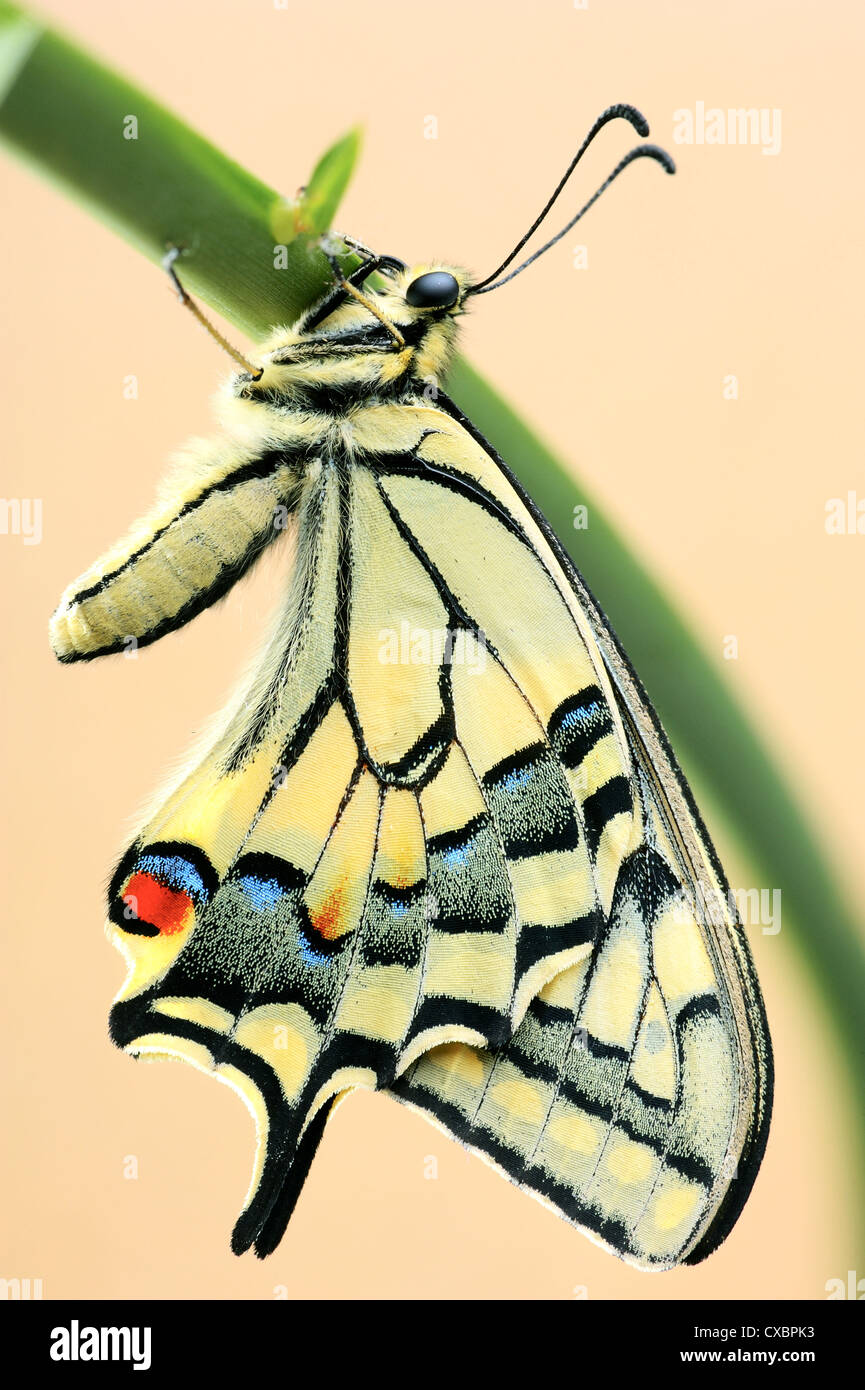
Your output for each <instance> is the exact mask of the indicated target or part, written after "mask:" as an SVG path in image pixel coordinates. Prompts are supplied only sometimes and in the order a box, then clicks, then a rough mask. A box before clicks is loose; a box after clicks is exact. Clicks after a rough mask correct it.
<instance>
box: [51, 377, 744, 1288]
mask: <svg viewBox="0 0 865 1390" xmlns="http://www.w3.org/2000/svg"><path fill="white" fill-rule="evenodd" d="M280 429H281V431H282V433H281V435H278V436H276V435H275V431H274V425H273V420H272V419H271V420H269V422H268V427H267V432H266V436H265V435H262V442H261V448H260V452H259V458H258V461H257V463H256V464H255V466H254V467H253V468H252V469H251V470H250V469H249V468H247V469H246V470H244V469H243V468H238V467H236V466H235V460H234V459H233V458H228V460H226V457H225V456H224V455H223V454H220V455H219V456H218V457H217V458H216V459H215V460H214V461H213V464H212V469H211V472H210V474H207V475H206V476H201V477H197V478H196V480H195V487H194V489H193V492H192V494H191V495H190V494H188V495H186V496H185V497H184V499H183V501H182V505H181V509H180V511H178V512H177V515H176V516H172V515H167V514H162V513H160V514H159V515H158V517H157V518H156V519H155V520H154V521H153V523H152V524H151V526H150V531H149V532H148V531H147V528H146V527H144V528H143V529H142V531H141V532H139V533H135V534H134V536H133V538H132V540H131V541H130V542H128V543H127V544H126V545H125V547H124V548H121V549H120V550H118V551H115V552H112V554H111V555H110V556H109V557H106V560H105V561H103V562H101V564H100V565H98V566H96V567H95V569H94V571H92V572H90V574H89V576H85V578H84V579H83V580H82V581H79V583H78V585H77V586H73V587H72V590H71V591H70V594H69V595H67V596H66V598H65V599H64V603H63V605H62V607H61V610H60V615H59V617H58V618H57V619H56V620H55V642H56V645H57V648H58V652H59V654H60V655H61V656H64V655H65V656H66V657H67V659H73V658H74V657H81V656H84V657H86V656H89V655H96V654H99V653H100V652H103V651H110V650H117V649H118V643H119V642H120V641H121V639H122V635H123V633H124V632H126V631H129V630H131V631H134V632H136V633H137V634H138V635H139V637H141V638H142V639H143V640H154V638H155V637H156V636H159V635H161V633H162V632H163V631H167V630H170V628H171V627H176V626H179V625H180V623H181V622H183V621H186V620H187V619H188V618H189V617H192V616H194V614H195V612H197V611H200V609H201V608H202V607H204V606H206V604H207V603H209V602H212V601H213V598H214V597H218V595H219V593H220V592H222V591H223V590H224V587H227V584H228V583H230V582H232V577H237V574H239V573H240V572H241V571H242V569H243V568H245V566H246V564H247V563H249V562H251V559H252V558H254V555H255V554H257V553H258V552H259V551H260V549H261V548H263V545H264V544H266V543H267V541H268V540H269V539H270V538H271V537H272V534H273V525H272V522H273V511H274V508H275V507H283V508H284V509H287V511H288V512H289V513H290V515H291V519H292V521H291V524H292V526H293V528H294V531H295V536H296V545H297V563H296V568H295V572H294V577H293V580H292V585H291V590H290V593H289V595H288V598H287V601H286V607H285V611H284V612H283V614H282V615H281V618H280V622H279V625H278V628H277V629H276V631H275V635H274V637H273V639H272V641H271V644H270V647H269V648H268V650H267V652H266V653H265V655H264V657H263V660H262V662H261V664H260V667H259V669H258V671H257V673H256V675H255V677H254V678H253V680H252V682H251V683H250V686H249V688H248V690H247V691H246V692H245V694H244V697H243V698H242V699H241V700H240V701H239V702H238V704H237V706H236V708H235V710H234V712H233V714H232V715H231V716H230V717H229V718H228V719H227V720H226V723H225V726H224V728H223V729H222V730H221V732H220V733H219V735H218V736H217V737H216V738H215V739H214V741H213V743H212V746H211V748H210V749H209V751H208V752H207V754H206V755H205V756H204V757H203V759H202V760H201V762H200V763H199V764H198V765H197V766H196V767H195V768H193V770H192V771H191V772H189V773H188V774H187V775H186V776H185V778H184V779H183V780H182V781H181V782H180V784H179V785H178V786H177V787H176V788H175V789H174V790H173V791H172V792H171V794H170V795H169V796H168V797H167V799H166V800H165V802H164V804H163V805H162V806H161V808H160V809H159V810H158V811H157V812H156V814H155V815H154V816H153V817H152V818H151V819H150V821H149V822H148V824H147V825H146V826H145V828H144V829H143V830H142V832H141V833H140V835H139V836H138V837H137V839H136V841H135V843H134V844H133V845H132V846H131V847H130V849H129V850H128V852H127V853H126V855H125V856H124V858H123V860H122V861H121V864H120V865H119V867H118V869H117V872H116V874H115V876H114V881H113V885H112V902H111V919H112V923H113V931H114V934H115V939H116V940H117V942H118V944H119V945H121V947H122V949H123V950H124V952H125V954H126V955H127V957H128V958H129V962H130V971H129V975H128V977H127V980H126V983H125V985H124V988H123V990H122V991H121V994H120V995H119V997H118V1000H117V1001H116V1003H115V1006H114V1009H113V1011H112V1021H111V1027H112V1033H113V1036H114V1038H115V1040H116V1041H117V1042H118V1044H120V1045H121V1046H124V1047H126V1048H127V1049H128V1050H129V1051H130V1052H133V1053H135V1054H143V1053H146V1054H151V1055H154V1054H155V1055H159V1054H167V1055H180V1056H184V1057H186V1058H187V1059H188V1060H190V1061H192V1062H193V1063H194V1064H195V1065H198V1066H200V1067H202V1068H204V1069H205V1070H208V1071H211V1072H213V1073H214V1074H216V1075H217V1076H219V1077H220V1078H221V1079H223V1080H226V1081H228V1082H229V1083H230V1084H232V1085H233V1086H234V1087H235V1088H236V1089H237V1090H239V1091H240V1093H241V1094H242V1095H243V1096H244V1098H245V1100H246V1101H247V1103H248V1105H249V1106H250V1108H251V1110H252V1111H253V1113H254V1115H255V1117H256V1121H257V1125H258V1132H259V1148H258V1154H257V1159H256V1168H255V1172H254V1175H253V1182H252V1184H251V1187H250V1191H249V1193H248V1195H247V1200H246V1205H245V1207H244V1210H243V1212H242V1214H241V1217H240V1219H239V1221H238V1223H237V1226H236V1228H235V1233H234V1238H233V1245H234V1248H235V1249H236V1250H238V1251H240V1250H243V1249H246V1248H248V1247H249V1246H250V1245H253V1246H254V1248H255V1249H256V1251H257V1253H258V1254H260V1255H264V1254H267V1253H268V1252H269V1251H270V1250H272V1249H273V1248H274V1247H275V1245H276V1244H277V1243H278V1241H279V1239H280V1237H281V1235H282V1233H283V1230H284V1228H285V1224H286V1222H287V1220H288V1219H289V1216H290V1214H291V1211H292V1209H293V1206H294V1203H295V1201H296V1199H297V1196H298V1194H299V1191H300V1188H301V1186H302V1182H303V1178H304V1176H305V1173H306V1171H307V1169H308V1166H309V1163H310V1162H311V1161H312V1157H313V1155H314V1152H315V1147H316V1144H317V1143H318V1139H319V1138H320V1135H321V1132H322V1130H323V1127H324V1124H325V1121H326V1116H327V1113H328V1111H329V1108H330V1105H331V1103H332V1102H333V1100H334V1098H335V1097H337V1096H338V1095H340V1094H342V1093H344V1092H346V1091H348V1090H351V1089H353V1088H355V1087H358V1086H366V1087H377V1088H382V1087H386V1088H390V1089H391V1091H392V1092H393V1094H394V1095H395V1096H396V1097H397V1098H398V1099H399V1100H401V1101H403V1102H405V1103H407V1104H410V1105H413V1106H415V1107H416V1108H418V1109H420V1110H422V1111H424V1113H426V1114H428V1115H429V1116H431V1117H432V1118H433V1119H435V1120H436V1121H437V1122H438V1123H439V1124H441V1125H443V1126H444V1127H445V1128H446V1129H447V1130H448V1131H449V1132H450V1133H452V1134H454V1135H455V1136H456V1137H457V1138H459V1139H460V1140H461V1141H463V1142H464V1143H466V1144H468V1145H470V1146H471V1147H472V1148H474V1149H477V1150H478V1151H479V1152H482V1153H484V1154H485V1155H486V1156H488V1157H489V1158H490V1159H491V1160H492V1161H493V1162H495V1163H496V1164H497V1165H498V1166H499V1167H500V1168H501V1169H502V1170H503V1171H504V1172H505V1174H506V1175H507V1176H509V1177H510V1178H511V1179H512V1180H513V1181H515V1182H517V1183H519V1184H520V1185H521V1186H523V1187H525V1188H526V1189H527V1190H530V1191H532V1192H533V1193H535V1194H536V1195H538V1196H540V1197H541V1198H542V1199H543V1200H545V1201H547V1202H548V1203H550V1204H551V1205H552V1206H554V1207H555V1208H556V1209H557V1210H558V1211H559V1212H560V1213H561V1214H563V1215H564V1216H566V1217H567V1218H568V1219H570V1220H572V1221H574V1222H575V1223H576V1224H577V1225H579V1226H581V1227H582V1228H583V1229H585V1230H586V1231H587V1232H588V1233H589V1234H590V1235H592V1236H593V1237H594V1238H596V1239H599V1240H600V1241H602V1242H603V1243H605V1244H607V1245H608V1246H609V1247H610V1248H611V1249H613V1250H615V1251H616V1253H618V1254H620V1255H623V1256H624V1257H625V1258H627V1259H630V1260H632V1261H633V1262H635V1263H637V1264H640V1265H643V1266H645V1267H665V1266H669V1265H672V1264H675V1263H676V1262H678V1261H680V1260H681V1259H683V1258H686V1257H688V1256H689V1255H692V1254H693V1253H694V1251H695V1250H697V1249H698V1247H700V1244H701V1242H703V1243H704V1244H705V1243H706V1241H707V1239H708V1237H707V1235H706V1233H707V1231H708V1230H709V1229H710V1228H712V1227H713V1223H715V1222H716V1218H717V1216H718V1213H719V1211H720V1210H722V1209H723V1210H725V1211H727V1212H730V1211H732V1209H733V1207H734V1206H735V1203H736V1202H737V1201H739V1198H738V1196H737V1195H736V1190H735V1189H736V1183H738V1184H739V1189H738V1191H746V1190H747V1187H748V1186H749V1185H750V1179H751V1172H752V1170H753V1169H754V1168H755V1167H756V1162H757V1161H758V1158H759V1155H758V1149H759V1146H760V1142H761V1140H760V1136H761V1135H762V1134H763V1132H764V1130H765V1118H766V1113H765V1107H763V1109H762V1110H761V1103H760V1084H759V1079H758V1073H761V1074H762V1075H763V1076H765V1074H766V1069H767V1068H768V1065H769V1063H768V1042H767V1039H766V1037H765V1030H764V1027H763V1025H762V1021H761V1020H762V1014H761V1012H760V1005H759V996H757V995H755V993H754V990H753V987H751V986H750V985H749V983H748V981H749V980H750V974H749V966H748V961H747V951H746V949H745V947H744V945H743V943H742V942H741V939H740V937H739V935H738V929H737V927H736V925H735V923H734V922H732V921H731V920H729V918H728V917H726V918H723V920H720V919H719V920H718V921H715V922H710V921H708V920H706V919H705V913H703V916H701V911H703V910H702V908H701V907H700V904H699V902H698V897H699V895H698V892H697V889H698V886H699V885H700V883H703V882H704V881H705V880H706V878H707V877H708V878H710V879H711V880H712V882H713V883H714V884H716V886H718V888H719V891H720V890H721V887H722V885H721V881H720V880H719V879H718V878H717V874H716V870H715V868H714V866H713V865H714V861H713V860H712V858H711V853H710V851H708V850H707V849H705V846H706V844H707V842H706V841H705V836H704V832H703V831H702V828H701V827H700V826H699V822H698V821H697V820H696V816H695V813H692V808H691V806H690V803H689V802H687V803H686V801H685V800H683V799H682V798H683V797H684V795H685V794H684V793H681V792H680V793H678V796H679V800H678V801H676V804H675V805H671V801H670V797H671V796H674V795H676V794H675V793H672V792H670V789H669V787H668V788H666V790H665V789H664V788H663V787H659V786H658V785H657V783H656V780H655V779H656V771H655V767H656V763H657V759H658V757H659V756H660V755H659V753H658V750H657V749H655V748H653V749H647V748H646V747H645V746H644V744H643V743H642V742H641V740H640V737H638V736H637V735H635V725H634V709H635V702H636V700H637V698H638V697H637V696H634V695H633V692H631V697H630V703H629V697H628V692H624V693H623V689H624V687H623V685H622V681H624V680H625V677H624V676H623V675H622V672H623V671H625V669H626V668H625V667H624V666H622V665H621V661H620V654H618V649H617V648H616V646H615V643H614V639H612V638H611V637H610V635H609V634H608V633H607V631H606V628H605V626H604V624H603V620H602V618H601V617H600V615H598V614H597V612H596V611H595V610H594V609H593V606H592V603H591V600H590V596H587V595H586V594H585V593H584V592H583V591H582V590H581V588H580V582H579V579H578V577H577V576H575V575H574V574H573V572H572V570H571V567H570V566H569V563H568V562H567V561H566V560H565V559H564V557H563V555H562V554H561V552H560V551H559V550H558V548H557V546H556V543H555V541H554V540H553V538H552V537H551V535H550V533H549V532H548V530H547V528H546V527H545V525H544V523H543V522H542V520H541V519H540V518H539V517H538V516H537V514H536V513H535V512H534V511H533V509H532V508H531V506H530V505H529V504H528V503H527V502H526V501H525V500H524V499H523V498H522V497H521V495H520V494H519V492H518V490H517V489H516V487H515V486H514V485H513V482H512V480H510V479H509V477H508V476H507V475H506V471H505V470H504V469H503V467H502V466H501V465H500V463H499V462H498V461H497V460H496V459H495V458H494V457H493V456H492V455H491V452H490V451H489V449H488V448H487V447H486V446H485V445H484V444H483V442H482V441H480V440H479V439H477V438H476V437H474V436H473V435H472V434H471V433H470V431H469V429H468V428H467V427H466V424H465V422H463V421H462V420H461V419H460V418H458V416H457V413H456V412H455V411H454V410H453V408H451V407H450V405H449V403H448V402H447V401H446V400H445V399H444V398H442V399H441V401H440V402H439V403H438V404H434V405H431V404H429V403H428V402H423V401H421V400H419V399H414V400H409V401H402V402H400V403H395V404H386V403H373V404H371V405H369V406H368V407H367V408H365V409H363V410H358V411H356V412H355V413H354V415H353V419H352V424H351V426H350V427H343V428H341V430H340V433H339V438H338V440H336V439H335V438H334V432H333V429H332V427H331V424H330V420H329V417H328V416H326V415H325V414H322V415H321V416H320V418H319V421H318V422H317V421H316V418H315V417H314V416H312V415H310V414H309V413H308V414H306V415H305V416H304V417H303V418H302V420H301V421H300V423H298V420H297V418H295V419H292V418H291V417H286V419H285V420H284V422H283V423H282V424H281V426H280ZM250 484H253V485H254V487H253V488H252V490H251V491H250ZM241 498H243V505H244V517H245V526H246V529H245V530H244V531H243V543H242V545H241V544H240V542H239V541H237V540H235V541H232V542H231V543H230V545H229V553H228V554H227V558H226V559H225V563H224V564H223V565H222V566H221V567H220V566H217V565H216V564H215V562H214V563H213V564H208V565H204V564H203V563H200V561H199V560H197V559H196V560H195V561H194V563H193V561H192V560H189V559H188V558H187V560H186V561H183V560H182V559H178V554H179V555H180V556H182V554H183V551H182V548H179V549H178V547H179V542H180V541H181V540H182V539H183V534H184V533H183V526H184V523H185V524H186V528H187V532H188V530H189V527H190V525H191V526H192V528H193V534H192V537H191V540H192V544H193V548H194V554H195V555H199V556H200V555H201V554H205V553H206V554H208V555H210V556H212V555H213V553H214V548H215V541H214V536H215V535H222V530H221V525H222V520H223V519H224V518H227V517H229V516H230V515H231V514H232V509H235V508H237V507H238V505H239V504H240V501H241ZM208 507H210V508H213V509H215V511H216V519H214V518H213V517H209V516H208V513H207V508H208ZM181 512H182V515H181ZM199 523H200V526H199ZM231 525H232V526H233V525H234V523H233V522H232V523H231ZM234 529H235V531H236V529H237V528H236V527H235V528H234ZM235 552H237V553H236V554H235ZM178 564H180V565H181V566H184V565H185V568H182V570H181V572H182V575H183V578H184V584H185V588H184V596H183V602H182V603H179V602H176V601H174V600H167V599H166V598H165V595H164V593H163V587H162V586H161V581H160V578H159V575H160V573H161V570H160V568H159V567H160V566H162V565H167V566H169V567H172V568H176V567H177V566H178ZM663 757H664V758H665V759H666V760H667V765H668V767H669V768H670V769H673V771H675V765H674V764H673V763H672V758H671V755H669V752H668V750H666V745H664V749H663ZM682 818H685V819H686V820H687V821H688V825H689V827H690V829H689V833H690V835H691V837H692V839H693V842H694V843H693V844H691V845H689V846H687V847H686V849H687V851H688V852H687V853H686V852H685V851H683V849H682V846H681V845H680V844H679V843H678V841H677V840H676V839H675V836H673V835H672V833H671V826H672V824H673V823H674V822H676V821H678V820H681V819H682ZM694 845H697V846H702V847H704V851H705V852H703V851H701V852H702V853H703V857H702V859H701V864H700V870H699V874H697V872H696V871H695V869H694V864H693V855H694V853H695V851H694ZM689 853H690V855H691V858H689V857H688V855H689ZM729 941H734V942H735V945H734V946H733V947H731V946H730V945H729ZM755 1011H756V1012H755ZM758 1054H759V1055H758ZM755 1057H757V1061H756V1062H755ZM761 1069H762V1072H761ZM752 1157H753V1161H752ZM746 1160H747V1162H745V1161H746ZM740 1162H745V1166H746V1169H747V1171H746V1172H740V1175H739V1177H738V1178H736V1177H735V1172H736V1166H737V1164H739V1163H740ZM731 1190H733V1194H734V1195H733V1196H732V1197H731V1196H730V1191H731ZM739 1204H741V1202H740V1201H739ZM728 1224H729V1223H728ZM717 1229H720V1227H717ZM718 1238H721V1237H720V1236H719V1237H718Z"/></svg>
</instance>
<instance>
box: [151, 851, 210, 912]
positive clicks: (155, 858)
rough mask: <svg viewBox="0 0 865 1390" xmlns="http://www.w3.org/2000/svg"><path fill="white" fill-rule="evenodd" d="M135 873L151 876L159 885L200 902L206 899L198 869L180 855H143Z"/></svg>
mask: <svg viewBox="0 0 865 1390" xmlns="http://www.w3.org/2000/svg"><path fill="white" fill-rule="evenodd" d="M135 872H136V873H142V874H150V876H151V878H155V879H156V881H157V883H162V884H165V886H166V887H167V888H173V889H174V890H175V892H182V893H187V894H188V895H189V897H190V898H197V899H198V900H199V901H200V900H201V899H202V898H203V897H205V891H204V883H203V881H202V878H201V875H200V873H199V872H198V870H197V869H195V868H193V866H192V865H191V864H190V862H189V860H188V859H182V858H181V857H180V855H167V854H143V855H142V856H141V858H140V859H139V860H138V862H137V863H136V865H135Z"/></svg>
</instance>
